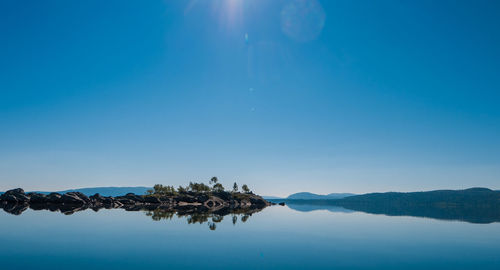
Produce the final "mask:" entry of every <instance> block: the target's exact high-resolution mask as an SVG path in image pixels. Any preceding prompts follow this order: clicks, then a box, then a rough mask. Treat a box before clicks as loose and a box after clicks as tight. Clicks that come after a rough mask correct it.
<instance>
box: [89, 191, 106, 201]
mask: <svg viewBox="0 0 500 270" xmlns="http://www.w3.org/2000/svg"><path fill="white" fill-rule="evenodd" d="M103 198H104V197H103V196H101V194H99V193H96V194H94V195H92V196H90V197H89V199H90V201H91V202H94V203H100V202H102V199H103Z"/></svg>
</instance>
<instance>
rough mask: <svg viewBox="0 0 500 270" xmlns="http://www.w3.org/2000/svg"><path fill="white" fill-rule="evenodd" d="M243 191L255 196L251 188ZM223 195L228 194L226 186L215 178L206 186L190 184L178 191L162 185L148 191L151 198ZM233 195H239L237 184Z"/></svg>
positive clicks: (232, 190)
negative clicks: (190, 194)
mask: <svg viewBox="0 0 500 270" xmlns="http://www.w3.org/2000/svg"><path fill="white" fill-rule="evenodd" d="M241 191H242V192H243V193H244V194H253V192H252V191H251V190H250V188H249V187H248V186H247V185H246V184H244V185H242V186H241ZM188 192H194V193H210V192H215V193H221V192H227V191H226V190H225V188H224V186H223V185H222V184H221V183H220V182H219V179H218V178H217V177H216V176H214V177H212V178H211V179H210V181H209V184H208V185H207V184H205V183H203V182H200V183H196V182H189V185H187V186H185V187H183V186H179V187H178V188H177V189H176V188H175V187H174V186H164V185H162V184H156V185H154V186H153V189H149V190H147V191H146V194H147V195H150V196H175V195H178V194H182V193H188ZM230 192H231V193H239V187H238V184H237V183H236V182H234V184H233V188H232V189H231V190H230Z"/></svg>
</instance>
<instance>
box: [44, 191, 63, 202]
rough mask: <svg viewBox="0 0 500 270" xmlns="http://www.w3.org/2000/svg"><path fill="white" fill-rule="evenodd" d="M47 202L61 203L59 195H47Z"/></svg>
mask: <svg viewBox="0 0 500 270" xmlns="http://www.w3.org/2000/svg"><path fill="white" fill-rule="evenodd" d="M47 201H48V202H49V203H61V194H59V193H50V194H49V195H47Z"/></svg>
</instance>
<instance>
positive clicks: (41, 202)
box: [0, 188, 271, 215]
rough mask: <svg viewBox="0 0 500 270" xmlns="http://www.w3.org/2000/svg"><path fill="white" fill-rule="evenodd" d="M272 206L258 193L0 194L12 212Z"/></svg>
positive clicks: (15, 191) (1, 205) (17, 191)
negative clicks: (27, 210) (31, 210)
mask: <svg viewBox="0 0 500 270" xmlns="http://www.w3.org/2000/svg"><path fill="white" fill-rule="evenodd" d="M269 205H271V203H270V202H268V201H266V200H265V199H263V198H262V197H261V196H258V195H255V194H253V193H240V192H226V191H220V192H192V191H186V192H182V193H177V194H172V195H163V196H158V195H136V194H133V193H129V194H126V195H123V196H117V197H111V196H109V197H104V196H101V195H99V194H95V195H92V196H86V195H85V194H83V193H80V192H68V193H65V194H59V193H50V194H48V195H46V194H42V193H25V192H24V190H23V189H20V188H17V189H13V190H9V191H7V192H5V193H4V194H2V195H1V196H0V208H3V209H4V211H6V212H8V213H11V214H15V215H18V214H21V213H22V212H24V211H25V210H26V209H28V208H31V209H33V210H50V211H60V212H61V213H64V214H72V213H74V212H76V211H81V210H85V209H93V210H96V211H97V210H99V209H115V208H120V209H125V210H130V211H134V210H135V211H139V210H148V211H154V210H156V209H162V210H164V211H184V212H194V211H198V212H227V213H230V212H234V211H240V210H248V211H251V210H252V209H263V208H265V207H267V206H269Z"/></svg>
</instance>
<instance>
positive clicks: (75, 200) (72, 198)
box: [61, 192, 85, 205]
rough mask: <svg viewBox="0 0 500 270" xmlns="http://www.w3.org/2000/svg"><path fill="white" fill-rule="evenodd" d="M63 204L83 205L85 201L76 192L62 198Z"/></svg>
mask: <svg viewBox="0 0 500 270" xmlns="http://www.w3.org/2000/svg"><path fill="white" fill-rule="evenodd" d="M61 202H62V203H64V204H73V205H83V204H85V201H84V200H83V199H82V198H80V197H79V196H78V194H76V192H68V193H66V194H64V195H62V196H61Z"/></svg>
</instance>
